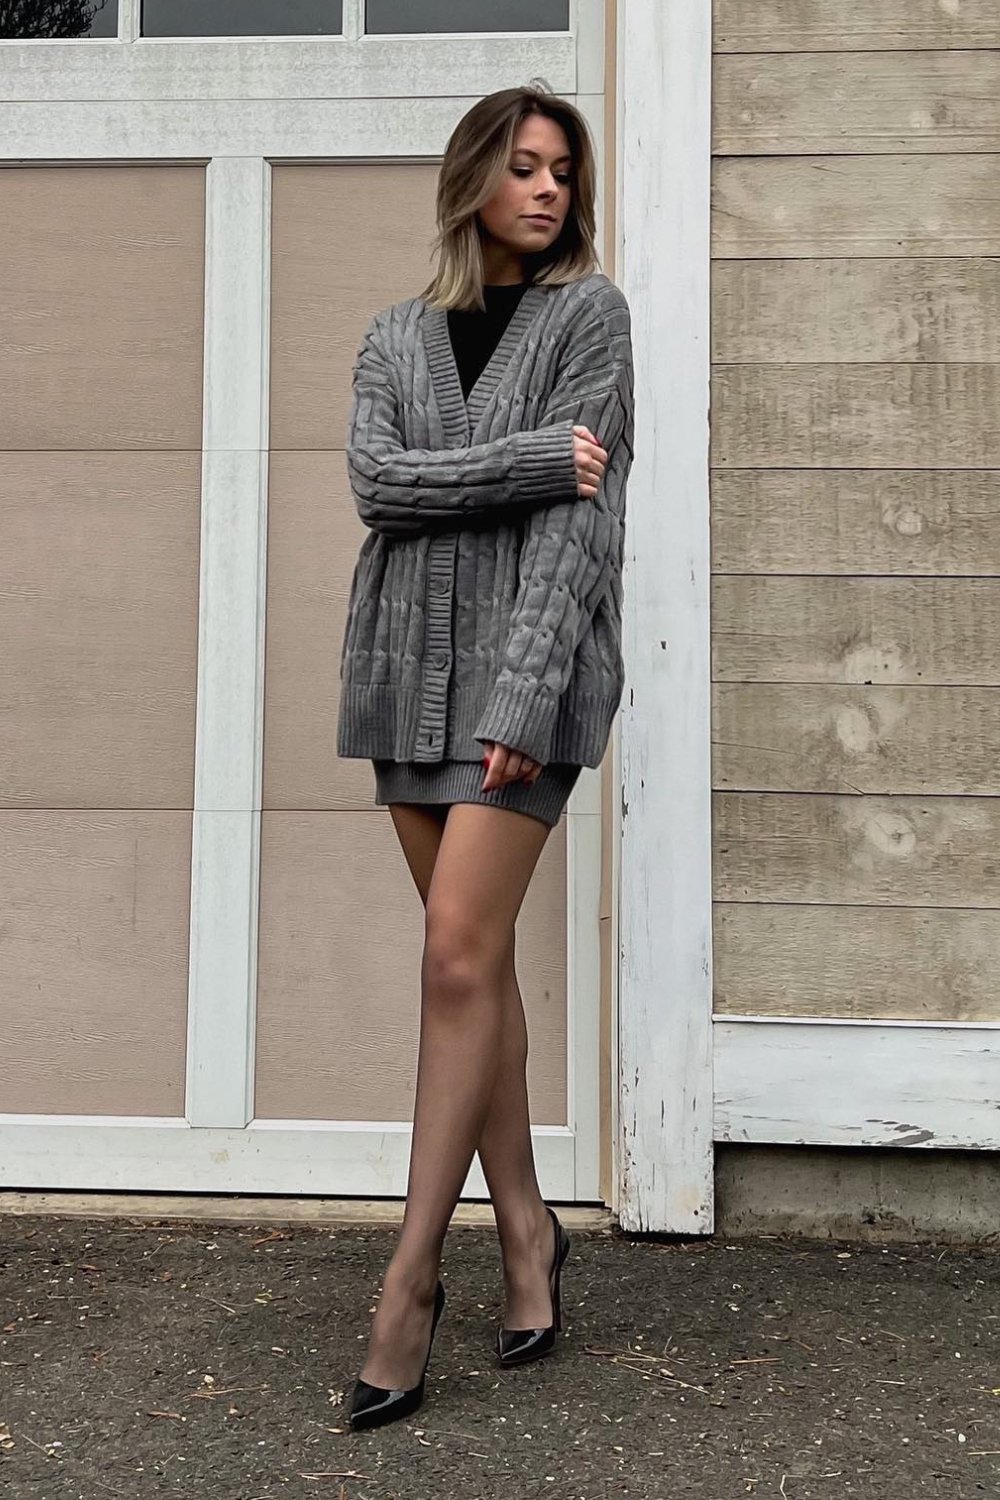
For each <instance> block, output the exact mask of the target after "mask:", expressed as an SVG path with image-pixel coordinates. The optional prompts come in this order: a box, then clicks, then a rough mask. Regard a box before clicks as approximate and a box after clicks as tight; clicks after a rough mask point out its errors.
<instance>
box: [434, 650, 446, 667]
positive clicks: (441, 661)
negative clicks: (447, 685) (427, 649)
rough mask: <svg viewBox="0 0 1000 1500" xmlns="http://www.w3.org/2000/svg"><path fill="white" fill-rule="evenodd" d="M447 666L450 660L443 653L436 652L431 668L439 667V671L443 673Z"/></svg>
mask: <svg viewBox="0 0 1000 1500" xmlns="http://www.w3.org/2000/svg"><path fill="white" fill-rule="evenodd" d="M447 665H448V658H447V656H446V655H445V653H444V652H443V651H436V652H435V653H434V655H433V656H432V657H431V666H432V667H437V668H438V670H439V671H443V670H444V668H445V667H446V666H447Z"/></svg>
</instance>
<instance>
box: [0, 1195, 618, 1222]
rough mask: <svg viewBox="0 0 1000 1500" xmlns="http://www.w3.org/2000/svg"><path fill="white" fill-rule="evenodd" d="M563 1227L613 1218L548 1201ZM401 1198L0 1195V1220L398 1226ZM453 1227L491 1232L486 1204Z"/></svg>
mask: <svg viewBox="0 0 1000 1500" xmlns="http://www.w3.org/2000/svg"><path fill="white" fill-rule="evenodd" d="M552 1206H553V1208H555V1209H556V1211H557V1212H558V1214H559V1218H560V1220H561V1222H562V1223H563V1224H564V1225H565V1226H566V1228H567V1229H582V1230H584V1229H590V1230H593V1229H613V1228H616V1227H617V1225H618V1220H617V1218H616V1216H615V1215H614V1214H613V1213H611V1211H610V1210H609V1209H607V1208H604V1207H601V1206H600V1205H599V1204H595V1205H593V1206H589V1205H586V1204H584V1205H582V1206H578V1205H568V1206H565V1207H564V1206H563V1205H562V1204H559V1203H553V1205H552ZM403 1207H404V1204H403V1200H402V1199H401V1198H281V1197H277V1198H263V1197H261V1198H258V1197H245V1196H240V1195H237V1194H226V1195H225V1196H221V1197H211V1196H208V1195H206V1194H202V1193H101V1192H89V1193H70V1192H59V1193H43V1192H23V1193H17V1192H7V1193H0V1218H3V1217H8V1218H19V1217H21V1218H24V1217H28V1216H29V1215H30V1216H32V1217H46V1216H47V1217H51V1218H54V1219H57V1218H64V1219H141V1220H143V1221H144V1222H149V1221H151V1220H169V1221H171V1222H180V1223H191V1224H195V1223H197V1224H312V1225H316V1226H317V1227H318V1228H326V1227H329V1226H332V1225H337V1224H345V1225H355V1226H358V1225H363V1224H399V1223H400V1222H401V1221H402V1218H403ZM451 1222H452V1225H453V1226H454V1227H456V1228H468V1229H495V1228H496V1220H495V1218H494V1215H493V1205H492V1204H491V1203H459V1205H458V1206H457V1208H456V1209H455V1213H454V1215H453V1217H452V1221H451Z"/></svg>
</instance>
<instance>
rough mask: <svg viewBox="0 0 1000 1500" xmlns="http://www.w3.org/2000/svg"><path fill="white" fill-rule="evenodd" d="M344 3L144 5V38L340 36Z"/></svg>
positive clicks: (184, 1) (266, 0)
mask: <svg viewBox="0 0 1000 1500" xmlns="http://www.w3.org/2000/svg"><path fill="white" fill-rule="evenodd" d="M342 11H343V6H342V4H341V0H142V34H143V36H339V35H340V33H341V31H342V30H343V18H342Z"/></svg>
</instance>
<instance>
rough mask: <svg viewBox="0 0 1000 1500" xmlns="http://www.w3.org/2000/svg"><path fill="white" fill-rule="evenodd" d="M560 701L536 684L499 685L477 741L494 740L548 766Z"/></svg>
mask: <svg viewBox="0 0 1000 1500" xmlns="http://www.w3.org/2000/svg"><path fill="white" fill-rule="evenodd" d="M558 712H559V700H558V698H554V697H553V696H552V694H551V693H549V692H547V691H546V690H545V689H544V688H541V687H539V685H538V684H537V683H535V682H533V683H523V682H521V683H514V684H513V685H512V686H510V687H497V688H495V689H494V692H493V695H492V697H491V699H490V702H489V704H488V705H487V708H486V711H485V713H484V714H483V715H482V717H481V718H480V720H479V723H478V724H477V725H476V728H475V731H474V734H475V738H476V739H477V740H493V741H494V742H495V743H496V744H498V745H507V746H508V747H509V748H510V749H511V750H520V751H521V753H522V754H523V755H530V756H531V758H532V760H537V761H539V762H540V763H541V764H542V765H543V766H544V765H547V764H548V762H549V760H550V759H551V756H552V737H553V734H554V733H555V727H556V716H557V715H558Z"/></svg>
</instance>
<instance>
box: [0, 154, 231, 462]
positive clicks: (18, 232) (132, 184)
mask: <svg viewBox="0 0 1000 1500" xmlns="http://www.w3.org/2000/svg"><path fill="white" fill-rule="evenodd" d="M204 266H205V169H204V167H201V166H146V165H141V166H138V165H137V166H133V165H129V166H121V165H101V166H51V167H48V166H24V165H18V166H10V165H8V166H7V167H6V168H5V169H4V170H2V171H0V284H2V286H3V289H4V324H5V329H4V335H3V338H2V339H0V390H2V391H3V393H4V399H3V401H2V403H0V451H2V450H3V449H7V448H26V449H49V448H67V449H117V448H192V449H197V448H200V446H201V385H202V346H203V342H204V334H203V314H204V292H203V287H204Z"/></svg>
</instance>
